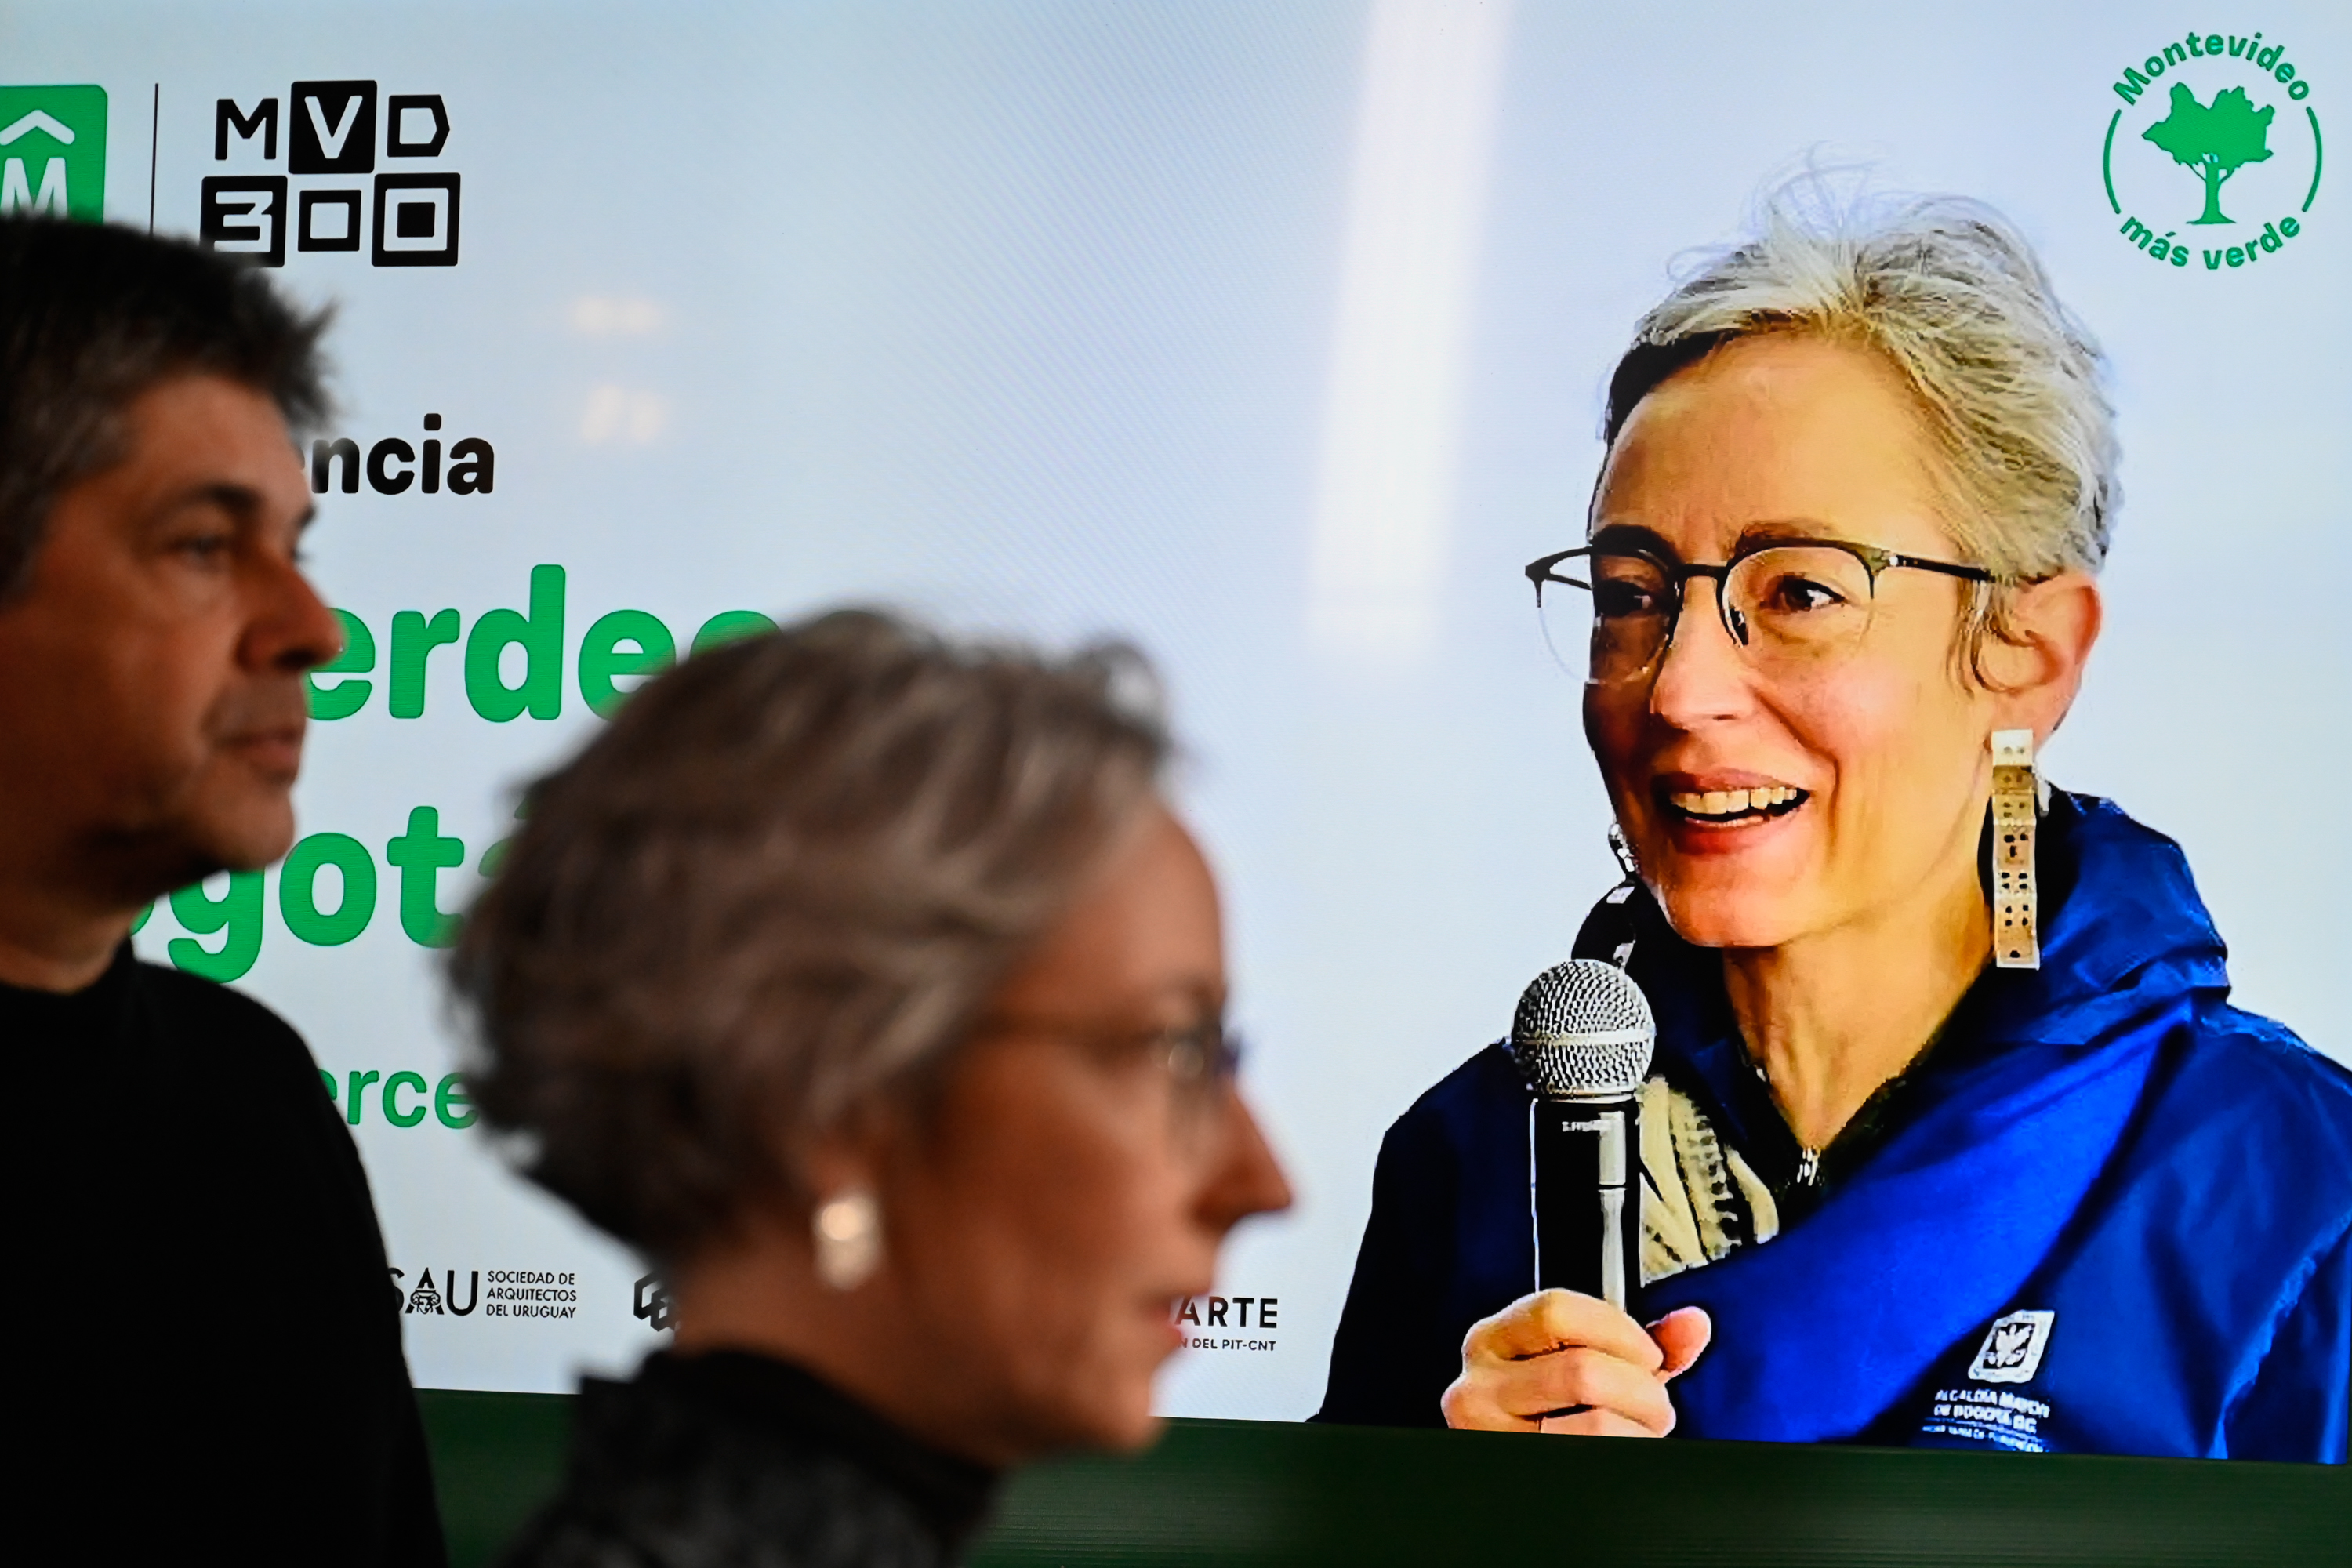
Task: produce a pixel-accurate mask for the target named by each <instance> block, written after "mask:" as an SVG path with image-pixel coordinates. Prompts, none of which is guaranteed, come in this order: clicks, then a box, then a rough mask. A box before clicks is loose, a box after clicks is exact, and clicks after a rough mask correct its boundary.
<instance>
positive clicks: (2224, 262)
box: [2099, 32, 2321, 272]
mask: <svg viewBox="0 0 2352 1568" xmlns="http://www.w3.org/2000/svg"><path fill="white" fill-rule="evenodd" d="M2114 90H2115V94H2116V97H2117V98H2120V99H2121V100H2123V102H2124V107H2123V108H2121V109H2118V110H2115V111H2114V112H2113V113H2112V114H2110V115H2109V116H2108V118H2107V137H2106V143H2105V149H2104V151H2103V152H2102V153H2101V155H2100V161H2099V167H2100V174H2101V175H2102V177H2103V178H2104V179H2105V182H2106V192H2107V205H2108V206H2109V207H2110V208H2111V209H2112V210H2113V211H2114V213H2115V216H2117V217H2119V218H2121V219H2123V226H2122V227H2121V229H2120V230H2119V231H2118V232H2120V233H2121V234H2122V236H2123V237H2124V239H2125V241H2126V243H2128V244H2129V245H2131V246H2132V247H2134V248H2135V249H2137V250H2138V251H2140V252H2141V253H2142V254H2144V255H2145V256H2147V258H2148V259H2149V260H2151V261H2160V262H2164V263H2166V264H2167V265H2168V266H2172V267H2179V268H2195V269H2196V270H2198V271H2201V272H2226V271H2239V270H2243V269H2244V268H2249V267H2253V268H2259V267H2260V266H2261V264H2262V263H2263V261H2264V260H2265V259H2267V258H2271V257H2273V256H2276V255H2277V254H2278V253H2279V252H2280V251H2282V250H2284V249H2285V248H2286V247H2287V245H2288V243H2289V242H2290V241H2293V240H2294V239H2296V238H2299V237H2301V236H2302V235H2303V234H2305V232H2306V231H2307V230H2308V228H2309V227H2310V224H2311V218H2310V213H2311V209H2312V205H2313V204H2314V203H2315V202H2316V201H2318V199H2319V174H2320V163H2321V141H2320V133H2319V110H2318V109H2317V108H2316V107H2315V105H2314V104H2313V103H2312V102H2311V101H2310V100H2311V99H2312V97H2313V93H2312V86H2311V79H2310V78H2309V77H2306V76H2305V75H2304V74H2303V73H2302V70H2301V68H2300V67H2298V66H2297V65H2296V63H2295V62H2294V60H2293V59H2291V58H2288V57H2287V51H2286V46H2285V45H2284V44H2277V43H2265V42H2264V41H2263V35H2262V34H2260V33H2258V32H2257V33H2252V34H2238V33H2189V34H2188V35H2186V36H2185V37H2181V38H2180V39H2179V40H2178V41H2175V42H2171V43H2168V44H2166V45H2164V46H2163V47H2161V48H2159V49H2157V50H2156V51H2155V52H2153V53H2151V54H2149V55H2148V56H2147V58H2144V59H2142V60H2141V61H2140V62H2139V63H2138V64H2137V65H2132V66H2126V68H2124V71H2123V74H2122V75H2121V76H2119V77H2118V78H2116V81H2115V84H2114Z"/></svg>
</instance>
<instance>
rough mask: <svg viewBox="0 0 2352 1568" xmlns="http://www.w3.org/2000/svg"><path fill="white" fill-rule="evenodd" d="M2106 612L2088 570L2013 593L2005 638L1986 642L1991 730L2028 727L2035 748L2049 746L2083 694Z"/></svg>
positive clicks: (2030, 585)
mask: <svg viewBox="0 0 2352 1568" xmlns="http://www.w3.org/2000/svg"><path fill="white" fill-rule="evenodd" d="M2104 616H2105V609H2104V607H2103V605H2102V603H2101V601H2100V598H2099V585H2098V584H2097V583H2095V581H2093V580H2092V578H2091V575H2090V574H2089V573H2087V572H2062V573H2060V574H2058V575H2057V576H2055V577H2046V578H2044V579H2042V581H2041V582H2039V583H2028V584H2024V585H2023V586H2021V587H2020V588H2019V589H2018V590H2017V595H2016V598H2015V599H2014V600H2013V601H2012V602H2011V614H2010V628H2011V630H2010V635H2009V636H2008V637H1999V636H1994V637H1988V638H1987V639H1986V642H1985V648H1984V667H1983V668H1984V674H1985V679H1986V684H1987V686H1988V687H1989V688H1990V690H1991V694H1992V699H1993V710H1994V713H1995V715H1996V721H1995V724H1994V728H1996V729H2002V730H2026V729H2030V730H2032V731H2033V736H2034V742H2035V744H2036V745H2043V744H2047V743H2048V742H2049V740H2050V737H2051V735H2052V733H2053V732H2054V731H2056V730H2057V728H2058V726H2059V724H2060V722H2061V721H2063V720H2064V719H2065V717H2066V710H2068V709H2069V708H2072V707H2073V706H2074V693H2075V692H2077V691H2079V690H2081V689H2082V686H2083V671H2084V668H2085V667H2086V666H2087V665H2088V664H2089V663H2090V661H2091V647H2092V645H2093V644H2095V643H2096V642H2097V641H2098V640H2099V627H2100V625H2101V622H2102V618H2103V617H2104Z"/></svg>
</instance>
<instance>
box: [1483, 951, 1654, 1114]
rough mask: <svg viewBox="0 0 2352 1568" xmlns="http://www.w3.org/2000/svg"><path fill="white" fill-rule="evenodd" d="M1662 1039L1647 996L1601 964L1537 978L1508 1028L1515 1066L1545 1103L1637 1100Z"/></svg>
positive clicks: (1572, 965) (1580, 962) (1577, 962)
mask: <svg viewBox="0 0 2352 1568" xmlns="http://www.w3.org/2000/svg"><path fill="white" fill-rule="evenodd" d="M1657 1038H1658V1026H1657V1021H1656V1020H1655V1019H1654V1018H1653V1017H1652V1016H1650V999H1649V998H1648V997H1646V996H1644V995H1643V994H1642V988H1641V987H1640V986H1639V985H1636V984H1633V977H1632V976H1631V975H1629V974H1627V973H1625V972H1624V971H1623V970H1622V969H1620V968H1618V967H1617V966H1616V965H1615V964H1613V963H1601V961H1600V960H1599V959H1596V958H1571V959H1570V960H1569V961H1568V962H1567V963H1556V964H1554V965H1552V967H1550V968H1549V969H1547V970H1545V971H1544V972H1543V973H1541V974H1538V975H1537V976H1536V978H1535V981H1534V983H1533V984H1530V985H1529V986H1528V988H1527V990H1526V991H1525V992H1524V993H1523V994H1521V995H1520V997H1519V1010H1518V1014H1517V1016H1516V1017H1514V1018H1513V1019H1512V1020H1511V1056H1512V1058H1513V1059H1514V1060H1516V1061H1517V1063H1518V1064H1519V1071H1520V1072H1522V1073H1524V1074H1526V1075H1527V1080H1528V1088H1529V1089H1533V1090H1535V1091H1536V1093H1538V1094H1539V1095H1541V1096H1543V1097H1544V1098H1545V1099H1546V1100H1602V1099H1615V1098H1617V1097H1619V1096H1622V1095H1628V1094H1632V1093H1633V1092H1634V1091H1635V1090H1637V1089H1640V1088H1641V1087H1642V1080H1643V1079H1645V1078H1647V1077H1648V1076H1649V1072H1650V1052H1651V1049H1652V1047H1654V1046H1655V1045H1656V1044H1657Z"/></svg>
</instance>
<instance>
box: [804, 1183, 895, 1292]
mask: <svg viewBox="0 0 2352 1568" xmlns="http://www.w3.org/2000/svg"><path fill="white" fill-rule="evenodd" d="M809 1231H810V1234H811V1236H813V1237H814V1239H815V1242H816V1274H817V1278H818V1279H822V1280H824V1282H825V1283H826V1284H827V1285H829V1286H831V1287H832V1288H833V1289H836V1290H855V1289H857V1288H858V1287H859V1286H860V1285H863V1284H865V1283H866V1281H867V1280H868V1279H872V1278H873V1277H874V1271H875V1270H876V1269H877V1268H880V1267H881V1266H882V1205H881V1204H880V1203H879V1202H878V1201H877V1199H876V1198H875V1196H874V1193H873V1190H872V1189H871V1188H867V1187H851V1188H850V1189H849V1190H848V1191H846V1192H844V1193H841V1194H836V1195H835V1196H833V1197H830V1198H827V1199H826V1200H825V1201H824V1203H822V1204H819V1205H817V1209H816V1213H815V1214H814V1215H810V1216H809Z"/></svg>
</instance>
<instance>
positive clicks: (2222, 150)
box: [2140, 81, 2273, 223]
mask: <svg viewBox="0 0 2352 1568" xmlns="http://www.w3.org/2000/svg"><path fill="white" fill-rule="evenodd" d="M2272 113H2273V110H2270V109H2256V108H2255V107H2254V106H2253V104H2252V101H2251V100H2248V99H2247V97H2246V89H2244V88H2242V87H2233V88H2229V89H2225V90H2223V91H2221V92H2217V93H2215V94H2214V95H2213V101H2212V102H2211V103H2210V104H2205V103H2200V102H2198V101H2197V95H2196V94H2195V93H2193V92H2191V91H2189V87H2188V84H2187V83H2185V82H2178V81H2177V82H2174V83H2173V84H2172V112H2171V113H2170V114H2168V115H2167V116H2165V117H2164V118H2163V119H2162V120H2159V121H2157V122H2156V123H2155V124H2153V125H2151V126H2149V127H2148V128H2147V130H2146V131H2143V132H2140V134H2141V135H2142V136H2145V137H2146V138H2147V140H2149V141H2150V142H2155V143H2156V144H2157V145H2158V146H2159V147H2161V148H2163V149H2164V150H2165V151H2166V152H2168V153H2171V154H2172V161H2173V162H2174V163H2179V165H2180V166H2181V167H2183V168H2186V169H2194V170H2196V171H2197V173H2198V174H2199V176H2200V177H2201V178H2202V179H2203V180H2204V182H2205V210H2204V211H2203V212H2201V213H2200V214H2198V215H2197V216H2195V217H2193V218H2191V219H2189V222H2191V223H2234V222H2236V221H2237V220H2236V219H2234V218H2232V217H2231V216H2229V215H2228V214H2227V213H2224V212H2223V211H2222V210H2221V186H2222V185H2223V184H2224V183H2226V182H2227V181H2228V180H2229V178H2230V176H2231V175H2232V174H2236V173H2237V172H2238V171H2239V170H2240V169H2242V168H2243V167H2244V166H2245V165H2246V164H2248V163H2261V162H2263V160H2264V159H2265V158H2268V157H2269V156H2270V155H2271V149H2270V134H2271V115H2272Z"/></svg>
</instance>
